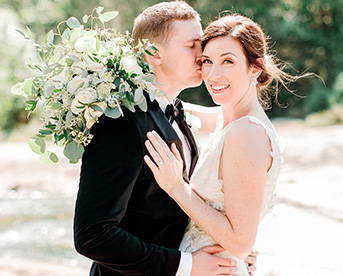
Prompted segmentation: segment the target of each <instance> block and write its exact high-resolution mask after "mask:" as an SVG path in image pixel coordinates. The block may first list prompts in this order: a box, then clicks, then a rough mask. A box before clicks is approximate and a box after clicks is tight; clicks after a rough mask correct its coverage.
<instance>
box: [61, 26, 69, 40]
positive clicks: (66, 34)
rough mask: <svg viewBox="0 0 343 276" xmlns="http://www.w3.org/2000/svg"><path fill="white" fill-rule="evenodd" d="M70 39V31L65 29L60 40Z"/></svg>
mask: <svg viewBox="0 0 343 276" xmlns="http://www.w3.org/2000/svg"><path fill="white" fill-rule="evenodd" d="M69 38H70V29H69V28H66V29H65V30H64V31H63V33H62V40H69Z"/></svg>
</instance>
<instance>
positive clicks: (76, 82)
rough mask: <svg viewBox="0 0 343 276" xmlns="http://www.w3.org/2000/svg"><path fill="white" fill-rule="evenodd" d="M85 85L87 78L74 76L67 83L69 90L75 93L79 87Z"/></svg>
mask: <svg viewBox="0 0 343 276" xmlns="http://www.w3.org/2000/svg"><path fill="white" fill-rule="evenodd" d="M84 85H85V80H84V79H81V78H74V79H72V80H71V81H70V82H68V84H67V91H68V93H70V94H74V93H75V92H76V91H77V90H78V89H79V88H81V87H83V86H84Z"/></svg>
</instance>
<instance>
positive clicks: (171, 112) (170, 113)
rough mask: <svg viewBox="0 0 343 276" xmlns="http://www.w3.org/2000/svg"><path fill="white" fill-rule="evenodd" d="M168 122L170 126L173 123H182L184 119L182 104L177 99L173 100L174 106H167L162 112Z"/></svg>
mask: <svg viewBox="0 0 343 276" xmlns="http://www.w3.org/2000/svg"><path fill="white" fill-rule="evenodd" d="M164 114H165V115H166V117H167V119H168V120H169V122H170V123H171V124H172V123H173V122H174V121H183V120H184V119H185V112H184V110H183V106H182V103H181V101H180V100H179V99H176V100H175V104H174V105H173V104H168V105H167V107H166V110H165V111H164Z"/></svg>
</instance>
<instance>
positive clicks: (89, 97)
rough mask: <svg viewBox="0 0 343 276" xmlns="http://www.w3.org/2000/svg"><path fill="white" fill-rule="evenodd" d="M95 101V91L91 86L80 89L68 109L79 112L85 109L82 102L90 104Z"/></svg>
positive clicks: (75, 112)
mask: <svg viewBox="0 0 343 276" xmlns="http://www.w3.org/2000/svg"><path fill="white" fill-rule="evenodd" d="M95 101H96V91H95V90H94V89H93V88H89V87H88V88H84V89H81V90H80V91H79V92H78V93H77V94H76V96H75V98H74V99H73V100H72V102H71V106H70V109H71V111H72V112H73V113H74V114H79V113H80V112H81V111H83V110H84V109H85V107H84V106H83V104H90V103H93V102H95Z"/></svg>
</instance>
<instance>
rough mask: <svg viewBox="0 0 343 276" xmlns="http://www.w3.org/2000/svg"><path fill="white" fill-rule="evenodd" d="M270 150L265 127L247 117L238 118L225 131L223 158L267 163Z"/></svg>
mask: <svg viewBox="0 0 343 276" xmlns="http://www.w3.org/2000/svg"><path fill="white" fill-rule="evenodd" d="M271 150H272V147H271V142H270V140H269V137H268V134H267V132H266V129H265V127H264V126H262V125H260V124H256V123H253V122H251V121H250V120H249V119H243V120H240V121H239V122H237V123H235V124H234V125H233V126H232V127H231V128H230V129H229V130H228V131H227V132H226V133H225V138H224V149H223V157H224V158H225V156H226V157H227V158H235V159H237V158H238V159H252V160H259V162H262V163H263V164H267V165H268V164H269V163H270V162H269V159H270V152H271Z"/></svg>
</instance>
